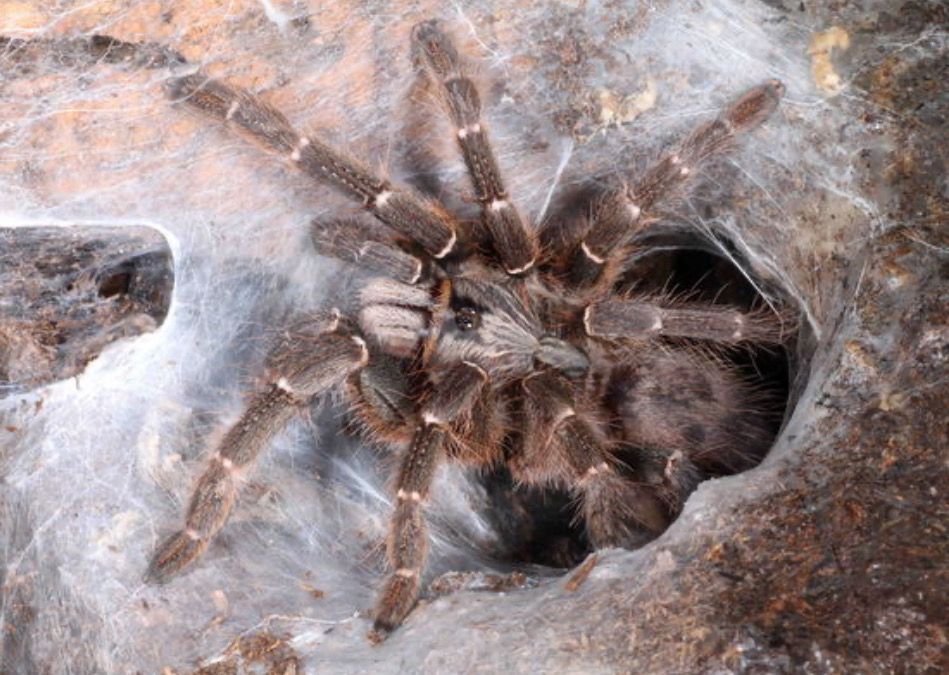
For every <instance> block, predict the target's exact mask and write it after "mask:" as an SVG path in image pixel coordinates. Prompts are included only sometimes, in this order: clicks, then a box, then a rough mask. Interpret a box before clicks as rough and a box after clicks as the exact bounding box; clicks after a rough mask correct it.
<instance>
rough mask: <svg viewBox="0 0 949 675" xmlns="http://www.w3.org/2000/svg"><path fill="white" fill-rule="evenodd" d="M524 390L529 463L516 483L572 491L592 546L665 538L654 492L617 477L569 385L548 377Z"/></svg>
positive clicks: (665, 517) (663, 515)
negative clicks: (559, 486) (555, 485)
mask: <svg viewBox="0 0 949 675" xmlns="http://www.w3.org/2000/svg"><path fill="white" fill-rule="evenodd" d="M523 386H524V393H525V415H526V417H527V420H526V421H527V429H526V433H525V437H526V442H525V444H524V452H525V457H524V458H523V461H522V462H521V463H520V468H521V470H520V471H517V470H516V471H515V478H517V479H520V480H523V481H524V482H527V483H534V484H537V483H541V484H542V483H548V482H553V481H557V482H563V483H565V484H567V485H568V486H570V487H571V488H573V490H574V491H575V492H576V493H577V494H578V495H579V497H580V499H581V507H580V515H581V516H582V518H583V520H584V523H585V525H586V530H587V534H588V535H589V537H590V540H591V542H592V543H593V544H594V546H597V547H603V546H627V547H636V546H641V545H642V544H645V543H646V542H647V541H649V540H650V539H653V538H654V537H655V536H657V535H658V534H659V533H660V532H662V531H663V530H664V529H665V528H666V526H667V525H668V522H669V514H668V511H667V509H666V507H665V505H664V504H663V503H662V501H661V500H660V499H659V497H658V496H657V493H656V491H655V490H654V489H653V488H652V487H650V486H646V485H644V484H640V483H635V482H633V481H632V480H630V479H628V478H626V477H625V476H622V475H620V474H619V473H618V471H617V469H616V467H615V465H614V463H613V462H612V460H611V457H610V456H609V454H608V453H607V451H606V450H605V449H604V447H603V444H602V442H601V441H600V439H599V438H598V437H597V434H596V433H595V431H594V430H593V427H592V426H591V425H590V424H589V423H588V422H587V421H586V420H585V419H583V417H582V416H581V415H580V414H578V412H577V410H576V408H575V405H574V401H573V397H572V395H571V394H570V388H569V384H568V383H567V382H566V381H564V380H563V378H562V377H561V376H560V375H557V374H555V373H553V372H552V371H544V372H541V373H538V374H537V375H535V376H533V377H529V378H527V379H526V380H524V384H523ZM516 468H517V465H516ZM519 474H520V475H519Z"/></svg>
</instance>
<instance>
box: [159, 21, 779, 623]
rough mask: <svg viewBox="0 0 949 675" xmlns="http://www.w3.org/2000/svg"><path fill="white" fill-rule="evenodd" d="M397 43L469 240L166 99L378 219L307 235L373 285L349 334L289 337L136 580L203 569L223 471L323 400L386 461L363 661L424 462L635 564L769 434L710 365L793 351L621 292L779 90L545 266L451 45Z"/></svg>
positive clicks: (240, 111)
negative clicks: (384, 529)
mask: <svg viewBox="0 0 949 675" xmlns="http://www.w3.org/2000/svg"><path fill="white" fill-rule="evenodd" d="M412 45H413V55H414V57H415V60H416V62H417V63H418V64H419V66H420V70H421V77H427V78H429V81H430V83H431V84H432V86H433V88H434V89H435V90H437V91H438V92H439V94H440V98H441V100H442V102H443V103H444V107H445V109H446V111H447V113H448V115H449V117H450V119H451V122H452V123H453V125H454V129H455V135H456V139H457V144H458V147H459V149H460V152H461V154H462V157H463V158H464V161H465V164H466V166H467V168H468V173H469V175H470V177H471V181H472V184H473V188H474V193H475V196H476V198H477V200H478V202H479V204H480V207H481V217H480V220H478V221H477V222H468V221H462V220H459V219H458V218H456V217H455V216H454V215H452V214H451V213H450V212H449V211H448V210H447V209H446V208H445V207H443V206H442V205H441V204H439V203H438V202H437V201H435V200H434V199H432V198H430V197H427V196H423V195H421V194H419V193H418V192H416V191H414V190H410V189H407V188H403V187H400V186H396V185H394V184H391V183H390V182H388V181H387V180H385V179H383V178H381V177H379V176H377V175H375V174H374V173H373V172H372V171H371V170H370V169H369V168H368V167H367V166H366V165H365V164H363V163H362V162H360V161H358V160H356V159H354V158H352V157H350V156H349V155H347V154H346V153H344V152H341V151H339V150H336V149H334V148H332V147H330V146H329V145H327V144H325V143H324V142H322V141H320V140H319V139H316V138H312V137H307V136H304V135H302V134H300V133H298V132H297V131H295V130H294V129H293V127H292V126H291V125H290V123H289V122H288V121H287V119H286V118H285V117H284V116H283V115H282V114H281V113H279V112H278V111H276V110H274V109H273V108H271V107H269V106H268V105H266V104H265V103H263V102H261V101H260V100H259V99H257V98H256V97H254V96H252V95H250V94H249V93H246V92H244V91H240V90H237V89H235V88H232V87H230V86H227V85H225V84H222V83H220V82H218V81H214V80H211V79H208V78H206V77H204V76H202V75H201V74H193V75H188V76H186V77H182V78H177V79H175V80H173V81H172V82H171V84H170V92H171V95H172V97H173V98H174V99H176V100H179V101H182V102H184V103H185V104H187V105H188V106H191V107H192V108H195V109H198V110H200V111H202V112H203V113H205V114H207V115H209V116H211V117H213V118H216V119H218V120H220V121H222V122H226V124H227V125H228V126H229V127H230V128H232V129H235V130H237V131H239V132H241V133H243V134H244V135H245V136H249V137H250V138H251V139H253V140H255V141H256V142H257V143H259V144H260V145H262V146H264V147H265V148H266V149H267V150H269V151H270V152H273V153H275V154H277V155H280V156H282V157H284V158H286V160H287V161H288V162H289V163H290V164H292V165H294V166H296V167H297V168H299V169H300V170H302V171H303V172H304V173H306V174H307V175H309V176H312V177H313V178H315V179H316V180H318V181H320V182H321V183H324V184H328V185H330V186H332V187H335V188H336V189H338V190H340V191H342V192H344V193H346V194H349V195H350V196H352V197H353V198H355V199H357V200H359V201H361V202H362V203H363V204H364V205H365V207H366V209H367V211H368V212H369V214H371V215H372V216H374V217H375V219H376V220H375V221H373V220H372V219H370V218H367V219H365V220H360V219H352V218H349V219H341V220H339V221H333V222H323V223H316V224H314V226H313V237H314V241H315V242H316V244H317V247H318V249H319V250H320V251H321V252H322V253H324V254H327V255H331V256H334V257H337V258H340V259H342V260H345V261H348V262H350V263H353V264H355V265H358V266H361V267H362V268H364V269H365V270H368V271H370V272H371V274H370V275H369V276H370V277H371V278H370V279H369V280H368V281H367V282H366V283H365V284H364V285H363V286H362V288H361V290H360V293H359V300H358V308H357V309H356V311H355V312H354V314H355V316H352V317H346V316H342V315H341V314H340V313H339V312H335V311H334V312H332V313H330V314H328V315H326V316H322V317H320V318H314V319H310V320H306V321H304V322H302V323H300V324H299V325H297V326H295V327H294V328H293V329H292V330H291V331H289V332H288V335H289V336H290V337H289V338H288V339H286V340H284V342H283V343H282V344H281V345H280V346H278V347H277V348H276V349H275V350H274V352H273V354H272V356H271V358H270V363H269V364H268V372H269V373H271V374H272V378H271V380H270V385H269V386H268V387H266V388H264V389H263V390H262V391H260V392H258V393H257V394H255V395H253V396H252V397H251V398H250V401H249V403H248V405H247V408H246V409H245V411H244V413H243V415H242V416H241V417H240V419H239V420H238V421H237V423H236V424H235V425H234V426H233V427H232V428H231V429H230V430H229V431H228V433H227V434H226V435H225V437H224V438H223V440H222V441H221V443H220V444H219V445H218V447H217V448H216V449H215V450H214V452H213V453H212V456H211V459H210V461H209V463H208V466H207V468H206V470H205V472H204V473H203V475H202V476H201V477H200V479H199V480H198V482H197V486H196V488H195V490H194V493H193V495H192V498H191V502H190V505H189V507H188V510H187V514H186V516H185V523H184V526H183V527H182V528H181V529H180V530H179V531H177V532H175V533H174V534H173V535H171V536H170V537H169V538H168V539H167V540H165V541H164V542H163V543H162V544H161V545H160V546H159V547H158V550H157V551H156V553H155V555H154V557H153V559H152V562H151V566H150V568H149V572H148V576H149V578H150V579H152V580H156V581H162V580H165V579H167V578H169V577H170V576H172V575H173V574H175V573H176V572H178V571H180V570H181V569H183V568H184V567H186V566H187V565H189V564H190V563H192V562H193V561H194V560H195V559H196V558H197V557H198V556H200V554H201V553H202V552H203V551H204V550H205V548H206V547H207V546H208V543H209V542H210V541H211V539H212V538H213V537H214V535H215V533H216V532H217V531H218V530H219V529H220V528H221V527H222V526H223V525H224V523H225V521H226V519H227V517H228V514H229V512H230V509H231V507H232V505H233V502H234V499H235V497H236V494H237V488H238V480H237V474H238V472H239V471H240V470H241V469H242V468H244V467H246V466H247V465H248V464H250V463H251V462H253V460H254V459H255V457H256V456H257V455H258V454H259V453H260V451H261V450H262V449H263V448H264V447H265V446H266V445H267V444H268V442H269V440H270V439H271V438H272V437H273V435H274V434H275V433H277V432H278V431H279V430H280V429H281V428H282V427H283V426H284V425H285V424H287V423H288V422H289V421H290V419H291V418H292V417H293V416H294V414H295V412H296V411H297V410H299V409H300V407H301V406H303V405H305V404H307V403H308V402H309V401H310V400H311V399H313V398H314V397H316V396H319V395H321V394H324V393H325V392H327V391H329V390H331V389H334V388H338V389H340V390H341V391H343V392H344V394H345V398H346V400H347V402H348V404H349V405H350V406H351V409H352V412H353V416H354V418H355V419H356V420H358V421H359V423H360V424H359V425H358V428H359V429H360V430H361V431H362V432H363V434H364V435H365V437H366V438H367V439H369V440H371V441H373V442H377V443H381V444H385V445H387V446H389V447H390V448H392V450H393V451H394V452H396V453H397V456H398V458H399V461H398V473H397V476H396V477H395V483H394V490H395V494H394V507H393V514H392V518H391V522H390V528H389V538H388V546H387V556H388V561H389V564H390V570H389V573H388V576H387V577H386V579H385V581H384V583H383V585H382V589H381V592H380V595H379V598H378V601H377V604H376V609H375V613H374V625H373V628H372V630H371V632H370V638H371V639H372V640H374V641H378V640H381V639H383V638H384V637H385V636H386V635H387V634H388V633H389V632H391V631H392V630H393V629H394V628H396V627H397V626H399V624H401V623H402V621H403V620H404V619H405V617H406V616H407V615H408V613H409V612H410V611H411V609H412V607H413V606H414V604H415V602H416V600H417V598H418V594H419V591H420V587H421V578H422V574H423V572H424V568H425V561H426V556H427V548H428V533H427V529H426V522H425V503H426V500H427V498H428V496H429V493H430V489H431V486H432V481H433V479H434V476H435V469H436V468H437V466H438V464H439V463H440V462H442V461H460V462H465V463H467V464H469V465H472V466H475V467H482V468H492V467H498V466H499V465H504V466H506V467H507V469H508V470H509V471H510V473H511V475H512V476H513V478H514V480H515V481H517V482H519V483H521V484H524V485H531V486H557V487H559V488H562V489H567V490H569V491H570V492H571V493H573V494H574V495H575V497H576V503H577V517H578V518H579V519H580V520H581V521H582V523H583V525H584V527H585V531H586V533H587V536H588V538H589V540H590V542H591V543H592V544H593V545H594V546H596V547H605V546H625V547H629V548H635V547H637V546H641V545H643V544H644V543H646V542H648V541H650V540H651V539H653V538H655V537H656V536H658V535H659V534H660V533H661V532H662V531H663V530H664V529H665V528H666V527H667V526H668V524H669V523H670V522H671V521H672V519H674V518H675V516H676V515H677V514H678V512H679V510H680V509H681V507H682V503H683V501H684V500H685V499H686V497H687V496H688V495H689V493H690V492H691V491H692V490H693V489H694V488H695V486H696V485H697V484H698V483H699V482H700V481H701V480H703V479H704V478H705V477H708V476H710V475H719V474H721V473H722V472H728V471H738V470H742V469H744V468H747V467H748V466H749V465H750V464H752V463H754V461H756V460H757V459H760V457H761V456H763V454H764V452H765V451H766V450H767V446H768V444H769V443H770V440H771V434H772V430H771V428H770V426H769V422H768V421H767V419H766V418H767V414H766V413H765V411H764V410H763V406H762V405H760V400H759V398H758V394H756V393H755V389H754V387H752V386H750V385H749V384H748V382H747V381H746V380H745V379H744V378H743V377H742V376H741V375H740V374H739V373H738V371H737V370H736V369H735V368H734V367H731V366H730V365H729V363H728V361H727V359H725V358H722V357H721V354H722V352H723V351H724V350H725V349H726V348H729V347H732V346H735V345H742V344H746V345H752V346H755V345H775V344H780V343H781V342H783V341H785V340H786V339H787V337H788V335H787V331H786V330H785V329H783V327H782V323H781V322H780V321H779V320H778V318H777V316H776V315H774V314H773V313H769V312H767V311H764V310H755V311H742V310H740V309H737V308H731V307H727V306H723V305H720V304H704V303H701V302H697V301H689V300H686V299H682V298H674V297H671V296H668V295H665V296H663V295H643V294H637V293H635V291H629V290H623V289H624V288H625V287H624V286H623V285H622V284H620V283H619V282H620V280H621V278H622V276H623V274H624V273H625V272H627V271H628V270H629V268H630V265H631V257H632V253H633V251H634V248H635V246H636V243H637V242H638V241H640V240H641V235H642V234H643V233H644V232H645V231H647V230H648V228H649V227H650V225H651V224H653V223H655V222H656V221H657V220H658V213H659V212H660V208H661V207H662V206H663V205H665V204H667V203H668V202H669V201H670V200H673V199H676V198H677V197H681V196H682V195H683V193H685V192H686V190H687V189H688V187H689V186H690V185H691V184H692V183H693V182H694V181H693V176H694V175H695V174H696V173H697V171H698V170H699V169H700V168H701V167H702V166H703V164H704V163H705V161H706V160H707V159H708V158H709V157H712V156H715V155H717V154H719V153H721V152H723V151H725V150H727V149H728V148H729V147H730V146H731V145H732V144H733V141H734V140H735V139H736V138H737V137H739V136H740V135H741V134H743V133H745V132H747V131H749V130H751V129H753V128H755V127H757V126H758V125H759V124H761V123H762V122H763V121H764V120H765V119H766V118H767V117H768V116H769V115H770V114H771V113H772V111H773V110H774V109H775V107H776V106H777V104H778V101H779V99H780V97H781V94H782V86H781V84H780V83H779V82H777V81H768V82H765V83H763V84H761V85H758V86H756V87H754V88H752V89H750V90H749V91H747V92H745V93H744V94H743V95H741V96H740V97H738V98H737V99H736V100H735V101H734V102H733V103H732V104H731V105H729V106H727V107H726V108H725V110H724V111H723V112H722V113H721V114H720V115H719V116H718V117H717V118H715V119H713V120H711V121H709V122H706V123H704V124H702V125H701V126H699V127H698V128H697V129H695V130H694V131H693V132H692V133H691V134H689V135H688V136H687V137H686V138H685V139H684V140H683V141H681V142H680V143H679V144H677V146H676V147H675V148H674V149H672V150H670V151H668V152H667V153H665V154H664V155H662V156H661V157H660V158H659V159H658V161H656V162H655V163H654V164H653V165H652V167H651V168H649V169H648V170H647V171H646V172H645V173H644V175H642V176H640V177H638V178H630V179H629V181H628V183H626V184H624V185H621V186H617V187H616V188H615V189H611V190H605V191H604V192H603V193H602V194H601V195H600V196H599V197H598V198H597V199H595V200H594V202H593V203H592V204H590V208H589V211H588V212H589V217H588V218H587V219H586V220H585V221H584V223H583V226H582V227H579V228H576V227H573V228H570V229H569V231H568V230H566V229H565V230H563V231H562V232H560V233H557V234H558V236H550V237H546V236H545V237H544V238H543V239H544V241H552V242H557V243H556V244H551V245H546V244H545V245H544V246H543V247H541V246H540V245H539V243H538V242H539V241H540V239H541V237H540V236H539V235H538V233H537V232H536V230H535V228H534V227H532V226H531V225H530V224H529V223H527V222H525V219H524V218H523V217H522V215H521V213H520V212H519V211H518V209H517V207H516V206H515V204H514V202H513V200H512V199H511V197H510V196H509V195H508V192H507V190H506V188H505V185H504V183H503V181H502V179H501V173H500V171H499V168H498V165H497V162H496V160H495V157H494V154H493V151H492V149H491V146H490V144H489V142H488V135H487V129H486V126H485V124H484V122H483V121H482V119H481V103H480V100H479V95H478V91H477V89H476V88H475V85H474V84H473V82H472V80H471V79H470V78H469V77H468V75H467V74H466V72H467V71H466V68H465V65H464V62H463V60H462V58H461V57H460V56H459V54H458V52H457V51H456V49H455V47H454V46H453V44H452V41H451V40H450V38H449V37H448V35H447V34H446V33H445V32H443V31H442V29H441V28H440V27H439V26H438V25H437V24H436V23H435V22H431V21H429V22H425V23H422V24H419V25H418V26H416V27H415V29H414V31H413V34H412ZM549 222H550V223H552V224H551V225H549V226H548V227H554V228H555V227H558V226H559V225H558V224H559V223H561V222H562V220H561V221H558V219H557V218H551V219H550V220H549Z"/></svg>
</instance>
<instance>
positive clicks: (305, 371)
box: [146, 326, 369, 583]
mask: <svg viewBox="0 0 949 675" xmlns="http://www.w3.org/2000/svg"><path fill="white" fill-rule="evenodd" d="M296 337H297V339H296V340H294V341H293V346H292V349H291V350H290V351H288V352H285V353H282V354H277V355H275V357H274V359H273V362H274V363H275V364H276V365H277V366H282V368H278V369H276V373H275V376H274V377H273V378H272V383H271V384H270V386H269V387H268V388H267V389H266V390H264V391H263V392H261V393H259V394H257V395H256V396H254V397H253V398H252V399H251V401H250V403H249V404H248V406H247V408H246V410H245V411H244V413H243V414H242V415H241V417H240V419H239V420H238V421H237V423H235V424H234V426H232V427H231V428H230V430H228V432H227V434H226V435H225V436H224V439H223V440H222V441H221V443H220V445H219V446H218V448H217V449H216V450H215V452H214V454H213V455H212V457H211V460H210V462H209V463H208V466H207V469H205V471H204V473H203V474H202V475H201V478H199V479H198V483H197V485H196V487H195V489H194V492H193V493H192V496H191V502H190V504H189V506H188V511H187V514H186V515H185V524H184V528H183V529H181V530H179V531H178V532H175V533H174V534H173V535H171V536H170V537H169V538H168V539H166V540H165V541H164V542H163V543H162V544H161V545H160V546H159V547H158V548H157V549H156V551H155V554H154V556H153V557H152V560H151V563H150V565H149V568H148V571H147V572H146V580H147V581H150V582H159V583H160V582H164V581H167V580H168V579H169V578H171V577H172V576H173V575H175V574H177V573H178V572H180V571H181V570H182V569H184V568H185V567H187V566H188V565H189V564H190V563H191V562H192V561H194V560H195V559H196V558H198V557H199V556H200V555H201V554H202V553H203V552H204V550H205V549H206V548H207V546H208V543H209V542H210V541H211V539H212V538H213V537H214V535H215V534H217V532H218V530H220V529H221V527H223V526H224V523H225V522H226V521H227V518H228V515H229V514H230V512H231V507H232V506H233V505H234V500H235V498H236V496H237V488H238V474H239V472H240V471H241V470H243V469H245V468H246V467H247V466H248V465H249V464H250V463H252V462H253V461H254V460H255V459H256V458H257V456H258V455H259V454H260V452H261V450H263V448H264V447H266V445H267V443H269V442H270V440H271V439H272V438H273V437H274V435H275V434H276V433H277V432H279V431H280V430H281V429H283V427H285V426H286V425H287V423H288V422H289V421H290V419H291V418H292V417H293V415H294V414H295V413H296V411H297V410H298V409H299V407H300V406H301V405H303V404H305V403H306V402H307V401H309V400H310V399H312V398H313V397H314V396H317V395H319V394H320V393H322V392H324V391H326V390H328V389H330V388H332V387H335V386H336V385H338V384H340V383H341V382H343V380H345V379H346V378H347V377H348V376H349V375H350V374H351V373H353V372H354V371H356V370H358V369H360V368H362V367H363V366H365V365H366V363H368V360H369V352H368V350H367V349H366V344H365V342H363V340H362V338H360V337H358V336H356V335H349V334H345V333H340V332H335V326H334V330H333V331H332V332H327V333H322V334H320V335H318V336H316V337H315V338H312V339H309V340H305V339H301V338H302V337H303V336H301V335H298V336H296Z"/></svg>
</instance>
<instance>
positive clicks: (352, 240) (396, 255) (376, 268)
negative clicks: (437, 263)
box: [311, 219, 425, 284]
mask: <svg viewBox="0 0 949 675" xmlns="http://www.w3.org/2000/svg"><path fill="white" fill-rule="evenodd" d="M311 232H312V238H313V243H314V244H315V245H316V248H317V250H318V251H319V252H320V253H322V254H324V255H328V256H332V257H333V258H336V259H338V260H342V261H344V262H348V263H352V264H354V265H357V266H358V267H361V268H363V269H364V270H367V271H370V272H373V273H375V274H379V275H380V276H384V277H388V278H390V279H396V280H397V281H401V282H402V283H406V284H414V283H415V282H417V281H418V280H419V279H420V278H421V277H422V272H423V270H424V267H425V266H424V264H423V263H422V261H421V260H419V259H418V258H416V257H415V256H414V255H411V254H410V253H406V252H405V251H403V250H402V249H400V248H398V247H397V246H394V245H392V244H387V243H384V242H381V241H378V240H374V235H375V236H378V235H376V233H375V232H373V231H372V229H371V228H368V227H366V226H365V224H364V223H360V222H358V221H355V220H350V219H347V220H336V221H332V222H329V223H323V222H322V221H318V220H314V221H313V223H312V227H311Z"/></svg>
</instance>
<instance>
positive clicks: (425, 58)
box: [412, 21, 537, 275]
mask: <svg viewBox="0 0 949 675" xmlns="http://www.w3.org/2000/svg"><path fill="white" fill-rule="evenodd" d="M412 40H413V42H414V44H415V45H416V47H417V52H418V55H419V57H420V58H419V61H420V62H421V65H422V67H423V68H424V70H425V72H426V73H427V74H428V75H429V77H430V78H431V79H432V80H433V81H434V82H436V83H437V84H438V85H439V86H440V92H441V99H442V101H443V103H444V106H445V108H446V109H447V111H448V114H449V116H450V117H451V121H452V123H453V124H454V125H455V129H456V132H455V137H456V139H457V141H458V147H459V148H460V149H461V154H462V157H463V158H464V160H465V165H466V166H467V167H468V174H469V175H470V176H471V182H472V183H473V185H474V189H475V194H476V195H477V199H478V202H479V203H480V204H481V218H482V222H483V223H484V226H485V229H486V230H487V232H488V234H489V235H490V237H491V242H492V244H493V247H494V250H495V251H496V253H497V254H498V255H499V256H500V257H501V263H502V265H503V266H504V269H505V271H506V272H507V273H508V274H511V275H518V274H523V273H525V272H527V271H528V270H530V269H531V268H532V267H533V266H534V263H535V262H536V260H537V238H536V235H535V233H534V232H533V230H531V229H529V228H528V227H527V226H526V225H525V223H524V220H523V219H522V218H521V215H520V213H519V212H518V210H517V208H516V207H515V206H514V204H513V203H512V202H511V199H510V198H509V197H508V194H507V190H506V189H505V187H504V182H503V180H502V179H501V172H500V170H499V169H498V163H497V159H496V158H495V156H494V151H493V150H492V149H491V144H490V143H489V141H488V132H487V128H486V127H485V124H484V122H483V121H482V120H481V100H480V97H479V95H478V89H477V88H476V87H475V84H474V82H472V81H471V79H470V78H469V77H468V76H467V74H466V73H465V70H464V66H463V63H462V61H461V59H460V58H459V56H458V51H457V50H456V49H455V46H454V44H452V41H451V38H449V37H448V35H447V34H446V33H444V32H443V31H442V30H440V29H439V28H438V25H437V23H436V22H435V21H426V22H424V23H420V24H418V25H417V26H415V28H414V29H413V32H412Z"/></svg>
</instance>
